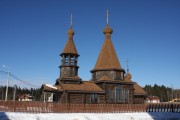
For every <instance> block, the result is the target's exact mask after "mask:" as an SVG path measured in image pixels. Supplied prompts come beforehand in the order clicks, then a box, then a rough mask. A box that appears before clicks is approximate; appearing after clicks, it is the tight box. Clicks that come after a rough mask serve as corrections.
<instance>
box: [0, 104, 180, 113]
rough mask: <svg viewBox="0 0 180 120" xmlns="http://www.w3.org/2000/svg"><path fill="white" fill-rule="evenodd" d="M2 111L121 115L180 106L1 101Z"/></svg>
mask: <svg viewBox="0 0 180 120" xmlns="http://www.w3.org/2000/svg"><path fill="white" fill-rule="evenodd" d="M0 111H4V112H27V113H120V112H179V113H180V104H175V103H158V104H157V103H156V104H60V103H46V102H22V101H21V102H19V101H6V102H5V101H0Z"/></svg>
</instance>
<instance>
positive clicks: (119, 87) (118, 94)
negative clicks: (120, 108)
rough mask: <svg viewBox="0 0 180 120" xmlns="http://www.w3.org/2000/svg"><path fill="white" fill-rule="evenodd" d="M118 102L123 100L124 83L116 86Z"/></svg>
mask: <svg viewBox="0 0 180 120" xmlns="http://www.w3.org/2000/svg"><path fill="white" fill-rule="evenodd" d="M116 102H123V89H122V85H118V86H117V88H116Z"/></svg>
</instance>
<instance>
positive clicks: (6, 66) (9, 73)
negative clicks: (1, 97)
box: [2, 65, 10, 101]
mask: <svg viewBox="0 0 180 120" xmlns="http://www.w3.org/2000/svg"><path fill="white" fill-rule="evenodd" d="M2 67H4V68H7V69H8V79H7V86H6V96H5V101H7V96H8V87H9V78H10V68H9V67H8V66H6V65H2Z"/></svg>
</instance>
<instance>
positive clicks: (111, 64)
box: [41, 22, 146, 104]
mask: <svg viewBox="0 0 180 120" xmlns="http://www.w3.org/2000/svg"><path fill="white" fill-rule="evenodd" d="M103 33H104V34H105V40H104V43H103V46H102V48H101V51H100V54H99V56H98V59H97V61H96V64H95V66H94V68H93V69H92V70H91V74H92V78H91V80H89V81H83V80H82V79H81V77H80V76H78V68H79V67H78V57H79V54H78V51H77V49H76V46H75V44H74V40H73V36H74V30H73V29H72V24H71V27H70V29H69V30H68V40H67V43H66V45H65V47H64V49H63V51H62V53H61V54H60V56H61V65H60V66H59V68H60V76H59V78H58V79H57V80H56V82H55V84H54V85H49V84H43V85H42V87H41V90H42V93H43V95H44V101H48V102H59V103H68V104H142V103H144V101H145V98H146V92H145V91H144V90H143V89H142V88H141V87H140V86H139V85H138V84H137V83H136V82H133V81H132V80H131V78H132V77H131V74H130V72H129V70H128V69H127V71H126V72H125V70H124V69H123V68H122V67H121V64H120V62H119V60H118V57H117V54H116V51H115V49H114V46H113V43H112V40H111V34H112V33H113V30H112V28H111V27H110V26H109V24H108V22H107V25H106V27H105V28H104V30H103Z"/></svg>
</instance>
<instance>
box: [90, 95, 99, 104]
mask: <svg viewBox="0 0 180 120" xmlns="http://www.w3.org/2000/svg"><path fill="white" fill-rule="evenodd" d="M91 103H98V95H97V94H95V93H93V94H91Z"/></svg>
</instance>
